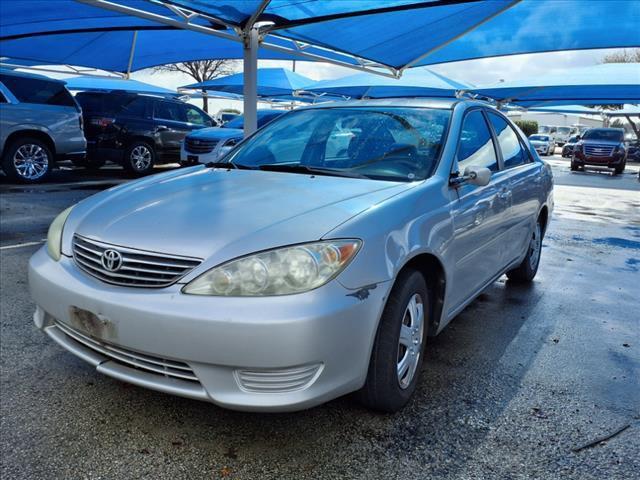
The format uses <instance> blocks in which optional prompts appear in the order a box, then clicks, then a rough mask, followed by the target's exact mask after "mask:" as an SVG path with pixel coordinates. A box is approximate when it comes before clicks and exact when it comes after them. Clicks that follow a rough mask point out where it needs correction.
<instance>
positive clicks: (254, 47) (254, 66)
mask: <svg viewBox="0 0 640 480" xmlns="http://www.w3.org/2000/svg"><path fill="white" fill-rule="evenodd" d="M259 38H260V35H259V32H258V29H257V28H255V27H252V28H250V29H248V30H246V31H245V33H244V47H243V52H242V53H243V67H244V72H243V75H244V85H243V87H242V95H243V97H244V136H245V137H248V136H249V135H251V134H252V133H253V132H255V131H256V130H257V129H258V40H259Z"/></svg>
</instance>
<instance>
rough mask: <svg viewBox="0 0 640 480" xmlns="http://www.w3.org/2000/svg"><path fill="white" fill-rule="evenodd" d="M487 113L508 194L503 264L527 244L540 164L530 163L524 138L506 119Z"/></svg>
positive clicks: (536, 204) (537, 196)
mask: <svg viewBox="0 0 640 480" xmlns="http://www.w3.org/2000/svg"><path fill="white" fill-rule="evenodd" d="M487 115H488V117H489V120H490V123H491V126H492V128H493V131H494V133H495V136H496V139H497V143H498V145H499V153H500V157H501V169H502V174H501V175H502V177H503V178H504V187H503V189H504V191H505V192H508V195H509V196H510V197H511V202H510V203H511V204H510V206H509V212H508V215H507V216H506V219H505V221H506V227H507V230H508V231H507V235H506V237H505V242H504V245H503V247H504V249H503V255H504V263H505V265H506V264H508V263H511V262H513V261H514V260H516V259H518V258H520V257H521V256H522V254H523V252H524V251H525V249H526V248H527V245H528V244H529V240H530V238H531V234H532V232H533V227H534V225H535V220H536V219H537V214H538V210H539V208H540V191H541V188H542V184H541V182H542V175H541V171H540V170H541V169H542V167H543V166H542V163H540V162H534V160H533V158H532V156H531V154H530V152H529V151H528V149H527V148H526V147H525V145H524V140H523V139H522V138H521V136H520V135H518V133H517V132H516V130H515V129H514V128H513V127H512V126H511V125H510V124H509V123H508V122H507V120H506V119H504V118H503V117H502V116H501V115H499V114H498V113H496V112H493V111H488V112H487Z"/></svg>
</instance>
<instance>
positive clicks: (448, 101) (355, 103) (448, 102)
mask: <svg viewBox="0 0 640 480" xmlns="http://www.w3.org/2000/svg"><path fill="white" fill-rule="evenodd" d="M458 104H468V105H469V106H483V107H492V108H494V107H493V106H492V105H491V104H489V103H487V102H482V101H478V100H472V99H463V98H430V97H412V98H408V97H407V98H405V97H402V98H377V99H367V100H346V101H335V102H325V103H319V104H316V105H309V106H304V107H300V108H298V109H297V110H304V109H309V108H349V107H420V108H440V109H448V110H451V109H453V108H454V107H455V106H456V105H458Z"/></svg>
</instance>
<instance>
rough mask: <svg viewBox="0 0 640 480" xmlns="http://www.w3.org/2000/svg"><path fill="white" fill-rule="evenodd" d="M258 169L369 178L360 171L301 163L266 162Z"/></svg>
mask: <svg viewBox="0 0 640 480" xmlns="http://www.w3.org/2000/svg"><path fill="white" fill-rule="evenodd" d="M258 169H260V170H265V171H268V172H290V173H306V174H310V175H326V176H332V177H348V178H367V179H368V178H369V177H367V176H366V175H362V174H360V173H354V172H349V171H346V170H339V169H333V168H322V167H310V166H308V165H301V164H299V163H296V164H289V163H265V164H264V165H258Z"/></svg>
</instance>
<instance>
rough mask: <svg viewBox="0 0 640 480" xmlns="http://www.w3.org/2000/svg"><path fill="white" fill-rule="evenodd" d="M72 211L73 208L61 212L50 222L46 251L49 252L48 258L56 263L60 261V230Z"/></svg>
mask: <svg viewBox="0 0 640 480" xmlns="http://www.w3.org/2000/svg"><path fill="white" fill-rule="evenodd" d="M72 209H73V206H71V207H69V208H67V209H66V210H63V211H62V213H60V215H58V216H57V217H56V218H55V219H54V220H53V222H51V226H50V227H49V232H48V233H47V251H48V252H49V256H50V257H51V258H53V259H54V260H55V261H56V262H57V261H58V260H60V256H61V255H62V230H63V229H64V224H65V222H66V221H67V217H68V216H69V214H70V213H71V210H72Z"/></svg>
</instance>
